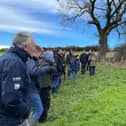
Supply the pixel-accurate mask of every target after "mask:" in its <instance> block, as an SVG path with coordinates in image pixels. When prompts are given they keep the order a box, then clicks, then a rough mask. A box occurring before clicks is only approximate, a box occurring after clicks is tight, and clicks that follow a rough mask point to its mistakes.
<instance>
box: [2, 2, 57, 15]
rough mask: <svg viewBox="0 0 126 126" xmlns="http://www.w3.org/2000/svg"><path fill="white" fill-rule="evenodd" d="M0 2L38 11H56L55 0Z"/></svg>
mask: <svg viewBox="0 0 126 126" xmlns="http://www.w3.org/2000/svg"><path fill="white" fill-rule="evenodd" d="M0 4H2V5H8V6H13V5H16V6H22V7H27V8H30V9H34V10H38V11H48V12H52V13H56V12H57V8H58V3H57V0H48V1H46V0H25V1H21V0H11V2H10V0H0Z"/></svg>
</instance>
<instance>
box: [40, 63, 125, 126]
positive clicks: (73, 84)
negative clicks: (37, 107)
mask: <svg viewBox="0 0 126 126" xmlns="http://www.w3.org/2000/svg"><path fill="white" fill-rule="evenodd" d="M39 126H126V69H125V68H119V67H116V66H103V65H98V66H97V71H96V75H95V76H94V77H90V76H89V74H88V73H87V74H86V75H84V76H82V75H79V77H78V80H76V81H72V80H70V79H69V80H66V81H64V82H63V85H62V87H61V89H60V91H59V93H58V94H57V95H52V104H51V108H50V112H49V116H48V121H47V122H46V123H45V124H41V125H39Z"/></svg>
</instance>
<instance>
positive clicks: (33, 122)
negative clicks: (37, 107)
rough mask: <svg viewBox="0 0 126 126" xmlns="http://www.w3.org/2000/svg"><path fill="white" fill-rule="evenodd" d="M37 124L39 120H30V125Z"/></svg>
mask: <svg viewBox="0 0 126 126" xmlns="http://www.w3.org/2000/svg"><path fill="white" fill-rule="evenodd" d="M37 124H38V120H34V119H32V120H31V121H30V126H37Z"/></svg>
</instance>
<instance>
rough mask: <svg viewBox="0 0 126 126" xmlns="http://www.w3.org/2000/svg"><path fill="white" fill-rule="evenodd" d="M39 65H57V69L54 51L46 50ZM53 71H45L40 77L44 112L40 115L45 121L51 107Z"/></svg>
mask: <svg viewBox="0 0 126 126" xmlns="http://www.w3.org/2000/svg"><path fill="white" fill-rule="evenodd" d="M38 65H39V67H40V68H41V67H45V66H53V67H55V71H56V65H55V63H54V54H53V52H52V51H46V52H45V53H44V54H43V56H42V58H41V60H40V61H39V64H38ZM53 73H54V72H50V73H45V74H43V75H40V76H39V77H38V83H39V87H40V92H39V93H40V98H41V101H42V104H43V109H44V111H43V113H42V114H41V116H40V119H39V122H40V123H43V122H45V121H46V120H47V116H48V111H49V108H50V102H51V97H50V90H51V89H52V78H53Z"/></svg>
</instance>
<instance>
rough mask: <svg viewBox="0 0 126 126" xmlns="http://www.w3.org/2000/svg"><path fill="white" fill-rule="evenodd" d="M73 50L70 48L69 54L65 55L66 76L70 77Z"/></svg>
mask: <svg viewBox="0 0 126 126" xmlns="http://www.w3.org/2000/svg"><path fill="white" fill-rule="evenodd" d="M72 57H73V51H72V50H70V51H69V54H67V56H66V64H67V76H68V77H70V75H71V72H72V71H71V63H72Z"/></svg>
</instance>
